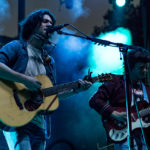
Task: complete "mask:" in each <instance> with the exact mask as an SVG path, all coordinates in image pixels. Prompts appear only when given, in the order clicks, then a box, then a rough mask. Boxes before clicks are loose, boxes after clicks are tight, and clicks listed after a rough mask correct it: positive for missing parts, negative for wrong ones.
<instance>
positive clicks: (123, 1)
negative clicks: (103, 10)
mask: <svg viewBox="0 0 150 150" xmlns="http://www.w3.org/2000/svg"><path fill="white" fill-rule="evenodd" d="M116 4H117V5H118V6H119V7H123V6H124V5H125V4H126V0H116Z"/></svg>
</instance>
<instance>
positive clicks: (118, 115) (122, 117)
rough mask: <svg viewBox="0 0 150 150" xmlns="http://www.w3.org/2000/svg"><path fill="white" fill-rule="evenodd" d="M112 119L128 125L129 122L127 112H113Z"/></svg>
mask: <svg viewBox="0 0 150 150" xmlns="http://www.w3.org/2000/svg"><path fill="white" fill-rule="evenodd" d="M111 117H112V118H113V119H116V120H117V121H120V122H123V123H126V121H127V114H126V112H118V111H113V112H112V114H111Z"/></svg>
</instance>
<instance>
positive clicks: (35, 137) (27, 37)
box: [0, 9, 91, 150]
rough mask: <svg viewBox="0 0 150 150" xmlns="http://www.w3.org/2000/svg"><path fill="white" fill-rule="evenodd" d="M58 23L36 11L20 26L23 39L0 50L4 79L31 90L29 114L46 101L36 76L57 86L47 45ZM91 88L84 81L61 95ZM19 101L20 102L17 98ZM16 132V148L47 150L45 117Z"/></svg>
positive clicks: (47, 11) (53, 65) (35, 118)
mask: <svg viewBox="0 0 150 150" xmlns="http://www.w3.org/2000/svg"><path fill="white" fill-rule="evenodd" d="M55 23H56V19H55V17H54V15H53V14H52V13H51V12H50V11H49V10H47V9H40V10H36V11H34V12H32V13H31V14H29V16H28V17H27V18H26V19H24V20H23V21H22V22H21V23H20V27H21V39H20V40H14V41H12V42H10V43H8V44H6V45H5V46H3V47H2V49H0V78H2V79H5V80H9V81H13V82H14V81H15V82H19V83H22V84H24V85H25V86H26V87H27V88H28V90H29V91H31V94H32V93H33V95H31V98H30V99H29V100H28V101H27V102H26V103H25V106H26V110H28V111H33V110H35V109H37V108H38V107H39V106H40V105H41V104H42V102H43V100H42V97H41V95H40V94H37V93H38V92H39V89H40V88H41V86H42V83H41V82H40V81H39V80H38V79H36V78H34V76H36V75H39V74H44V75H47V76H48V77H49V79H50V80H51V81H52V83H53V84H56V81H55V61H54V59H53V58H52V57H51V56H48V54H47V49H46V48H45V47H46V46H45V44H47V43H50V42H48V41H49V38H50V37H51V34H52V32H54V31H56V29H57V28H52V29H53V30H50V32H47V30H48V29H49V28H50V27H54V25H55ZM90 85H91V83H89V82H87V81H82V80H80V81H79V87H78V88H76V89H73V90H69V91H65V92H63V93H61V96H62V97H65V96H70V95H72V94H74V93H75V91H82V90H85V89H87V88H88V87H90ZM36 92H37V93H36ZM15 100H16V101H17V98H15ZM20 109H21V108H20ZM4 115H5V114H4ZM48 128H49V126H48ZM15 131H16V134H17V141H16V142H15V141H12V142H13V143H14V142H15V143H14V145H13V148H14V149H19V150H44V149H45V141H46V139H45V121H44V117H43V115H41V114H37V115H36V116H35V117H34V118H33V120H32V121H31V122H29V123H28V124H26V125H24V126H21V127H18V128H16V130H15ZM10 134H11V133H10ZM12 138H13V137H12Z"/></svg>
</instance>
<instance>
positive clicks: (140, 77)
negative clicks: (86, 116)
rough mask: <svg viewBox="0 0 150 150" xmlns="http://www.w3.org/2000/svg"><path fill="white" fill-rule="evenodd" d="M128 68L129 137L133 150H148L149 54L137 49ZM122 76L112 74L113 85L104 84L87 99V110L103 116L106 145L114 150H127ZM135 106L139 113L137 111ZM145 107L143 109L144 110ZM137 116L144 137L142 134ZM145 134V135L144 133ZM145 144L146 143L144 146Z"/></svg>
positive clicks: (130, 59)
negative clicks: (130, 137)
mask: <svg viewBox="0 0 150 150" xmlns="http://www.w3.org/2000/svg"><path fill="white" fill-rule="evenodd" d="M127 60H128V64H129V77H130V83H129V95H130V100H131V103H130V105H131V119H132V136H133V140H132V141H133V142H132V143H134V146H133V147H134V149H135V150H146V143H147V145H148V146H150V145H149V144H150V137H149V136H150V129H149V127H148V126H150V125H149V124H148V123H149V122H150V118H149V117H148V115H149V111H148V109H146V108H149V103H150V86H148V85H147V84H146V83H145V82H144V81H145V79H146V75H147V71H148V65H149V62H150V54H149V53H148V52H147V51H145V50H143V48H138V49H136V50H132V51H130V52H128V55H127ZM124 82H125V81H124V78H123V76H122V75H114V74H112V81H110V82H107V83H104V84H103V85H102V86H100V87H99V89H98V91H97V92H96V93H95V94H94V95H93V96H92V98H91V99H90V102H89V104H90V106H91V107H92V108H93V109H95V110H96V111H97V112H98V113H99V114H101V116H102V121H103V125H104V128H105V130H106V133H107V142H108V144H110V143H115V144H114V149H115V150H128V149H129V148H128V143H127V134H128V131H127V123H126V121H127V120H126V119H127V117H126V98H125V83H124ZM136 104H137V106H138V112H137V110H136ZM145 107H146V108H145ZM138 114H139V116H140V118H141V117H142V119H141V122H142V126H143V130H144V135H143V134H142V130H141V125H140V121H139V119H138ZM145 131H146V132H145ZM145 141H146V142H145Z"/></svg>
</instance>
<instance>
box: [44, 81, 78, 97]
mask: <svg viewBox="0 0 150 150" xmlns="http://www.w3.org/2000/svg"><path fill="white" fill-rule="evenodd" d="M78 87H79V82H78V81H75V82H71V83H66V84H60V85H56V86H53V87H49V88H45V89H42V92H43V95H44V96H45V97H46V96H50V95H54V94H58V93H61V92H63V91H66V90H69V89H77V88H78Z"/></svg>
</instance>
